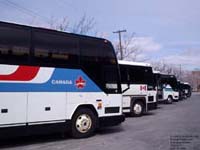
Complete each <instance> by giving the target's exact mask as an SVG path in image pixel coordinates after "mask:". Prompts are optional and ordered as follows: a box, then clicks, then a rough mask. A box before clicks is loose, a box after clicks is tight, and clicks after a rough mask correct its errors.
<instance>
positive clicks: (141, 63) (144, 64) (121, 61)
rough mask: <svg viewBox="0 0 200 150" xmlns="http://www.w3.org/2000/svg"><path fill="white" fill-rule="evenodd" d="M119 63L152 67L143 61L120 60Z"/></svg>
mask: <svg viewBox="0 0 200 150" xmlns="http://www.w3.org/2000/svg"><path fill="white" fill-rule="evenodd" d="M118 63H119V64H121V65H131V66H143V67H151V64H149V63H143V62H133V61H125V60H118Z"/></svg>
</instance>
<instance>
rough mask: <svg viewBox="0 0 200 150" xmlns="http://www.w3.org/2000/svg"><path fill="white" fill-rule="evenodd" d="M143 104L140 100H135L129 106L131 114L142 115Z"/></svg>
mask: <svg viewBox="0 0 200 150" xmlns="http://www.w3.org/2000/svg"><path fill="white" fill-rule="evenodd" d="M143 112H144V105H143V103H142V102H140V101H137V102H135V103H133V105H132V107H131V116H135V117H140V116H142V115H143Z"/></svg>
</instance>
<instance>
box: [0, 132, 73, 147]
mask: <svg viewBox="0 0 200 150" xmlns="http://www.w3.org/2000/svg"><path fill="white" fill-rule="evenodd" d="M69 138H70V136H68V135H65V136H64V135H62V134H51V135H36V136H26V137H16V138H8V139H1V140H0V149H1V148H11V147H18V146H27V145H32V144H39V143H48V142H53V141H54V142H55V141H62V140H66V139H69Z"/></svg>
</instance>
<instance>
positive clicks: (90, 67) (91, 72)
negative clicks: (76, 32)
mask: <svg viewBox="0 0 200 150" xmlns="http://www.w3.org/2000/svg"><path fill="white" fill-rule="evenodd" d="M80 49H81V66H82V69H83V70H84V71H85V72H86V73H87V74H88V76H89V77H90V78H91V79H92V80H93V81H94V82H95V83H96V84H97V85H98V86H99V87H100V88H101V89H102V90H104V91H105V92H106V93H116V92H119V91H118V89H119V87H118V86H119V85H118V84H119V80H118V79H119V73H118V68H117V62H116V58H115V54H114V51H113V48H112V46H111V45H110V44H109V43H107V42H106V41H103V40H97V39H80ZM111 84H112V86H111Z"/></svg>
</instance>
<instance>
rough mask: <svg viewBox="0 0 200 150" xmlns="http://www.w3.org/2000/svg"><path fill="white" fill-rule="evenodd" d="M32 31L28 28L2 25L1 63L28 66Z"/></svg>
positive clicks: (0, 41)
mask: <svg viewBox="0 0 200 150" xmlns="http://www.w3.org/2000/svg"><path fill="white" fill-rule="evenodd" d="M29 48H30V30H29V29H27V28H22V27H17V26H14V25H12V26H9V25H0V62H1V63H6V64H27V63H28V60H29Z"/></svg>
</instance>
